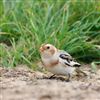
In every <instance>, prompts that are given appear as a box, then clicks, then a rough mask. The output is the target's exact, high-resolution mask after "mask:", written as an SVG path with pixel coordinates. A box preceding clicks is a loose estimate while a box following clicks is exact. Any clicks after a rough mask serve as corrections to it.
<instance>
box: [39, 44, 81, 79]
mask: <svg viewBox="0 0 100 100" xmlns="http://www.w3.org/2000/svg"><path fill="white" fill-rule="evenodd" d="M39 51H40V55H41V60H42V64H43V65H44V67H45V68H46V69H47V70H48V71H50V72H51V73H53V74H54V75H64V76H68V80H69V79H70V76H71V75H73V73H74V72H75V69H76V68H77V67H80V66H81V65H80V64H79V63H78V62H76V61H74V59H73V58H72V56H71V55H70V54H69V53H67V52H65V51H63V50H59V49H57V48H56V47H55V46H53V45H52V44H42V45H41V47H40V50H39ZM54 75H53V76H54ZM51 77H52V76H51ZM51 77H50V78H51Z"/></svg>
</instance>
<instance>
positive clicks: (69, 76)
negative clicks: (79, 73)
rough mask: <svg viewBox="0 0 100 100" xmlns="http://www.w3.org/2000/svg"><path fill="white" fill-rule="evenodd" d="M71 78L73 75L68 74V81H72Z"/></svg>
mask: <svg viewBox="0 0 100 100" xmlns="http://www.w3.org/2000/svg"><path fill="white" fill-rule="evenodd" d="M70 78H71V75H70V74H68V78H67V80H66V82H69V81H70Z"/></svg>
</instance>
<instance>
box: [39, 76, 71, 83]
mask: <svg viewBox="0 0 100 100" xmlns="http://www.w3.org/2000/svg"><path fill="white" fill-rule="evenodd" d="M39 79H40V78H39ZM41 79H47V80H59V81H63V82H69V81H70V80H69V79H66V78H64V77H61V76H59V77H56V76H54V77H52V78H50V77H47V76H46V77H43V78H41Z"/></svg>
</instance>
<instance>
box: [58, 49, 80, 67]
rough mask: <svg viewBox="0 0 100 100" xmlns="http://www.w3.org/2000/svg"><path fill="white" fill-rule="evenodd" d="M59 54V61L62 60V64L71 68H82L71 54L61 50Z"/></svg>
mask: <svg viewBox="0 0 100 100" xmlns="http://www.w3.org/2000/svg"><path fill="white" fill-rule="evenodd" d="M58 52H59V59H60V61H61V63H63V64H65V65H67V66H71V67H80V66H81V65H80V64H79V63H78V62H76V61H75V60H74V59H73V58H72V56H71V55H70V54H69V53H67V52H65V51H63V50H59V51H58Z"/></svg>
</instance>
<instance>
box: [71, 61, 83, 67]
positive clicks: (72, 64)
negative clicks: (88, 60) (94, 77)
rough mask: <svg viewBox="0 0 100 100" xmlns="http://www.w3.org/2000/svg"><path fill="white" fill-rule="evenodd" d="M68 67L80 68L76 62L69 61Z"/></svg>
mask: <svg viewBox="0 0 100 100" xmlns="http://www.w3.org/2000/svg"><path fill="white" fill-rule="evenodd" d="M70 65H71V66H73V67H80V66H81V64H79V63H78V62H76V61H71V62H70Z"/></svg>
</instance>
